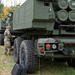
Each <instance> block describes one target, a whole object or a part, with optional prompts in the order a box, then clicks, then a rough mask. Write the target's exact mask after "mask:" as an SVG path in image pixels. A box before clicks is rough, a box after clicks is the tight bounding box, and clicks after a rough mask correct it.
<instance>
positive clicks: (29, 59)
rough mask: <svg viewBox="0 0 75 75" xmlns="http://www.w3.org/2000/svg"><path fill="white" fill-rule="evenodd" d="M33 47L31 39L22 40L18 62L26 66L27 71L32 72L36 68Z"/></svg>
mask: <svg viewBox="0 0 75 75" xmlns="http://www.w3.org/2000/svg"><path fill="white" fill-rule="evenodd" d="M34 48H35V47H34V42H33V41H31V40H24V41H23V42H22V43H21V46H20V56H19V57H20V64H23V65H25V66H26V69H27V72H28V73H34V72H35V71H36V68H37V65H36V58H35V54H34V53H35V50H34Z"/></svg>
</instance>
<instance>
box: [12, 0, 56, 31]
mask: <svg viewBox="0 0 75 75" xmlns="http://www.w3.org/2000/svg"><path fill="white" fill-rule="evenodd" d="M13 18H14V21H13V29H14V30H22V29H30V28H37V26H36V25H35V26H34V25H33V24H34V22H37V21H38V23H40V21H41V22H44V21H46V22H47V23H48V22H53V23H51V25H52V26H54V19H55V13H54V10H53V7H52V3H51V2H45V1H44V0H42V1H40V0H27V1H26V2H25V3H24V4H23V5H22V6H20V7H19V9H18V10H16V11H15V12H14V17H13ZM36 24H37V23H36ZM40 24H43V23H40ZM39 28H47V26H46V27H45V26H44V25H43V27H39ZM52 29H53V28H52Z"/></svg>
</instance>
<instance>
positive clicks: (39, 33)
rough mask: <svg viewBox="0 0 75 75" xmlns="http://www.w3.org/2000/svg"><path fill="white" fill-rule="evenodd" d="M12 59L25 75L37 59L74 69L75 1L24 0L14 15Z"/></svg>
mask: <svg viewBox="0 0 75 75" xmlns="http://www.w3.org/2000/svg"><path fill="white" fill-rule="evenodd" d="M13 31H18V34H19V35H20V36H19V37H18V38H16V39H15V40H14V59H15V62H16V63H20V64H24V65H25V66H26V68H27V72H29V73H33V72H35V71H36V69H37V65H36V63H37V62H36V61H37V59H36V58H38V57H39V58H48V59H50V60H52V61H54V60H56V59H57V60H58V61H66V62H67V63H68V65H69V66H72V67H75V0H26V2H25V3H24V4H23V5H21V6H20V7H19V8H18V9H17V10H16V11H15V12H14V13H13Z"/></svg>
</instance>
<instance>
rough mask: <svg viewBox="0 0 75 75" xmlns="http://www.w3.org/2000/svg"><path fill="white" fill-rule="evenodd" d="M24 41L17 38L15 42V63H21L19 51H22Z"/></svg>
mask: <svg viewBox="0 0 75 75" xmlns="http://www.w3.org/2000/svg"><path fill="white" fill-rule="evenodd" d="M22 41H23V38H20V37H18V38H16V39H15V40H14V61H15V62H16V63H19V51H20V44H21V42H22Z"/></svg>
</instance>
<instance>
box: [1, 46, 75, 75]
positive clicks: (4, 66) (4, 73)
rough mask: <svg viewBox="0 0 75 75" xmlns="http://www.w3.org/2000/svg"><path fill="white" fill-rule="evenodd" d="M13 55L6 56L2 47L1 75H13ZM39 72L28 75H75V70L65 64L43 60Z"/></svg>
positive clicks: (39, 65)
mask: <svg viewBox="0 0 75 75" xmlns="http://www.w3.org/2000/svg"><path fill="white" fill-rule="evenodd" d="M14 64H15V62H14V57H13V55H10V56H6V55H4V47H3V46H0V75H11V71H12V68H13V66H14ZM38 68H39V69H38V71H37V72H36V73H35V74H26V75H75V69H73V68H70V67H68V65H67V64H66V63H65V62H64V63H63V62H62V63H58V62H50V61H47V60H43V61H41V62H40V63H39V64H38Z"/></svg>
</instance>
